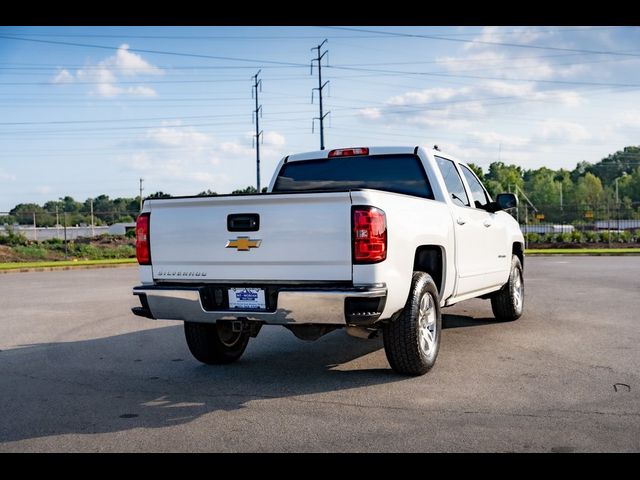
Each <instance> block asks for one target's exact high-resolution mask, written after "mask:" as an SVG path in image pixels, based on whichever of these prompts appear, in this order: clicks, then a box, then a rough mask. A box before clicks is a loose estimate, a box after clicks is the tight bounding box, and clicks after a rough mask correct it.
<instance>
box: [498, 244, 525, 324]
mask: <svg viewBox="0 0 640 480" xmlns="http://www.w3.org/2000/svg"><path fill="white" fill-rule="evenodd" d="M523 307H524V280H523V277H522V263H520V259H519V258H518V256H517V255H514V256H513V258H512V259H511V273H510V274H509V280H508V281H507V283H506V284H505V285H504V286H503V287H502V288H501V289H500V290H498V291H497V292H496V293H494V294H493V296H492V297H491V310H493V315H494V316H495V317H496V320H500V321H503V322H509V321H512V320H517V319H518V318H520V317H521V316H522V309H523Z"/></svg>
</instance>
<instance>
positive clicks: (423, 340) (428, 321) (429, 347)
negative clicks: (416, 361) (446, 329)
mask: <svg viewBox="0 0 640 480" xmlns="http://www.w3.org/2000/svg"><path fill="white" fill-rule="evenodd" d="M437 335H438V331H437V328H436V308H435V305H434V301H433V297H432V296H431V294H430V293H428V292H425V294H424V295H423V296H422V298H421V299H420V307H419V309H418V341H419V342H420V349H421V350H422V353H424V355H426V356H427V357H430V356H431V355H432V354H433V353H434V350H435V345H436V336H437Z"/></svg>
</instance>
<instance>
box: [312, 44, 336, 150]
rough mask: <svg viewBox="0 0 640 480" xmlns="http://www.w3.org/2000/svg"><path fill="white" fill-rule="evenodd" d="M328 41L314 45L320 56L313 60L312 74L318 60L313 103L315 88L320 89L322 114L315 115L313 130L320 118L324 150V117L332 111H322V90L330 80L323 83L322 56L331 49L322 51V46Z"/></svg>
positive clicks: (321, 142) (321, 144) (321, 143)
mask: <svg viewBox="0 0 640 480" xmlns="http://www.w3.org/2000/svg"><path fill="white" fill-rule="evenodd" d="M325 43H327V39H326V38H325V39H324V41H323V42H322V43H321V44H320V45H318V46H317V47H313V48H312V49H311V50H317V51H318V56H317V57H316V58H314V59H312V60H311V74H312V75H313V62H318V86H317V87H316V88H314V89H312V90H311V103H313V92H314V91H315V90H318V95H319V98H320V102H319V103H320V116H319V117H314V119H313V120H312V123H311V131H312V132H313V131H314V125H315V121H316V120H319V121H320V150H324V117H326V116H327V115H329V114H330V113H331V112H327V113H325V114H323V113H322V90H323V89H324V87H326V86H327V84H328V83H329V80H327V81H326V82H324V83H322V57H324V56H325V55H327V54H328V53H329V50H325V51H324V52H320V51H321V50H322V46H323V45H324V44H325Z"/></svg>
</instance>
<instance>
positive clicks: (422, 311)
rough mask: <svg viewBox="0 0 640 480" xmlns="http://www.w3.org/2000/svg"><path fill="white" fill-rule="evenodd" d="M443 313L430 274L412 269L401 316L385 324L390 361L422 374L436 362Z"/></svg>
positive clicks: (404, 371) (400, 370)
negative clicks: (411, 277) (408, 289)
mask: <svg viewBox="0 0 640 480" xmlns="http://www.w3.org/2000/svg"><path fill="white" fill-rule="evenodd" d="M441 329H442V316H441V314H440V302H439V300H438V289H437V287H436V284H435V282H434V281H433V279H432V278H431V276H430V275H428V274H427V273H424V272H414V273H413V279H412V282H411V291H410V292H409V298H408V299H407V303H406V305H405V307H404V310H403V311H402V313H401V314H400V316H399V317H398V318H397V319H396V320H395V321H393V322H389V323H387V324H386V325H384V329H383V338H384V351H385V353H386V355H387V360H388V361H389V365H391V368H393V369H394V370H395V371H396V372H398V373H402V374H405V375H416V376H417V375H424V374H425V373H427V372H428V371H429V370H430V369H431V367H433V365H434V364H435V363H436V357H437V356H438V350H439V349H440V331H441Z"/></svg>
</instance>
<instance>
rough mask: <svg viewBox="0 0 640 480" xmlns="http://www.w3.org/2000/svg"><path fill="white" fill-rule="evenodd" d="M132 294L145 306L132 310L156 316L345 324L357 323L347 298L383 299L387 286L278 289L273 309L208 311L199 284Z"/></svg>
mask: <svg viewBox="0 0 640 480" xmlns="http://www.w3.org/2000/svg"><path fill="white" fill-rule="evenodd" d="M133 294H134V295H138V296H140V299H141V303H142V307H137V308H135V309H133V313H135V314H136V315H139V316H143V317H148V318H153V319H162V320H184V321H187V322H200V323H215V322H217V321H218V320H236V319H237V318H246V319H248V320H254V321H261V322H264V323H266V324H273V325H289V324H326V325H343V326H345V325H347V324H351V323H356V322H350V321H347V315H346V313H345V304H346V300H347V299H351V298H354V299H376V298H379V299H381V301H384V300H385V299H386V296H387V288H386V287H385V286H371V287H354V288H352V289H351V288H349V289H341V290H306V289H305V290H294V289H286V290H281V291H279V292H278V301H277V303H278V305H277V308H276V310H275V311H273V312H264V311H261V312H257V311H251V310H249V311H239V310H238V311H236V310H233V311H229V310H227V311H208V310H205V309H204V307H203V306H202V301H201V297H200V290H199V287H159V286H139V287H135V288H134V289H133ZM381 312H382V310H381V309H380V313H381ZM378 316H379V315H378ZM376 318H377V317H376Z"/></svg>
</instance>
